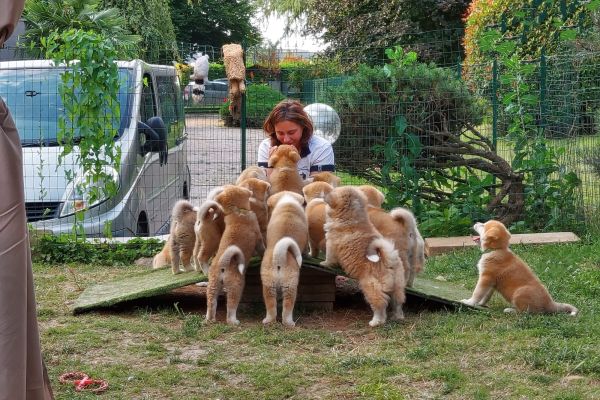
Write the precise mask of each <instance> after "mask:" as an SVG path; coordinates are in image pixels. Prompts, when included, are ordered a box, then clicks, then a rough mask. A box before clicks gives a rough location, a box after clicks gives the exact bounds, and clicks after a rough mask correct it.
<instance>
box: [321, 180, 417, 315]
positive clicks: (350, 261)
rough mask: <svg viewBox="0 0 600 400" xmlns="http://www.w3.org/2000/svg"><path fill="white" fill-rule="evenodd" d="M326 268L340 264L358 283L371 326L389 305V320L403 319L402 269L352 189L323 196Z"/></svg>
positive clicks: (364, 202)
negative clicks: (365, 301)
mask: <svg viewBox="0 0 600 400" xmlns="http://www.w3.org/2000/svg"><path fill="white" fill-rule="evenodd" d="M325 202H326V203H327V211H326V213H327V223H326V224H325V236H326V241H327V243H326V247H327V251H326V255H325V257H326V258H325V261H324V262H323V263H322V264H323V265H326V266H331V265H334V264H336V263H337V264H339V265H340V266H341V267H342V268H343V269H344V271H345V272H346V273H347V274H348V275H349V276H350V277H351V278H354V279H356V280H357V281H358V285H359V287H360V289H361V291H362V292H363V294H364V296H365V299H366V300H367V302H368V303H369V305H370V306H371V309H372V310H373V318H372V319H371V321H370V322H369V325H370V326H378V325H382V324H384V323H385V321H386V319H387V311H386V309H387V306H388V304H389V303H391V305H392V316H391V318H392V319H395V320H399V319H403V318H404V313H403V311H402V304H404V300H405V293H404V285H405V282H404V267H403V265H402V261H401V260H400V257H399V256H398V252H397V251H396V250H395V249H394V244H393V243H392V242H390V241H389V240H387V239H385V238H384V237H383V236H382V235H381V234H380V233H379V232H377V230H376V229H375V227H374V226H373V224H372V223H371V221H369V217H368V215H367V211H366V205H367V199H366V197H365V196H364V194H362V192H361V191H360V190H358V189H356V188H354V187H350V186H342V187H338V188H335V189H333V190H332V191H331V193H329V194H328V195H327V196H325Z"/></svg>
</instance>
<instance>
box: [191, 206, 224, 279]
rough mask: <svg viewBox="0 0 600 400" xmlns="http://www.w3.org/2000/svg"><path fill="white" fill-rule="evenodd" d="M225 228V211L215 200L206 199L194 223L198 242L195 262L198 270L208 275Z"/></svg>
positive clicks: (195, 247)
mask: <svg viewBox="0 0 600 400" xmlns="http://www.w3.org/2000/svg"><path fill="white" fill-rule="evenodd" d="M224 230H225V219H224V211H223V209H222V208H221V206H220V205H219V203H217V202H216V201H214V200H206V201H204V203H202V205H201V206H200V209H199V210H198V214H197V216H196V224H195V225H194V233H195V234H196V244H195V246H194V262H195V268H196V271H202V273H203V274H204V275H206V276H208V269H209V266H210V264H209V261H210V258H211V257H213V256H214V255H215V254H216V253H217V250H218V248H219V243H220V242H221V236H223V231H224Z"/></svg>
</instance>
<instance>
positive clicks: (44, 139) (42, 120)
mask: <svg viewBox="0 0 600 400" xmlns="http://www.w3.org/2000/svg"><path fill="white" fill-rule="evenodd" d="M63 71H64V69H59V68H21V69H1V70H0V96H2V98H3V99H4V101H5V102H6V104H7V105H8V107H9V109H10V111H11V114H12V117H13V119H14V120H15V124H16V126H17V129H18V131H19V136H20V137H21V144H22V145H23V146H24V147H27V146H39V145H44V146H57V145H58V144H59V143H58V140H57V133H58V129H59V124H58V118H59V116H60V115H61V114H64V106H63V103H62V100H61V97H60V93H59V84H60V82H61V74H62V72H63ZM119 78H120V79H119V80H120V88H119V93H118V101H119V108H120V110H121V118H120V121H119V122H118V123H117V121H114V120H113V125H114V126H113V128H114V129H117V130H118V135H119V136H121V135H122V134H123V130H124V129H125V128H126V127H127V126H128V124H129V121H130V114H131V113H130V112H129V110H130V109H131V103H132V98H133V79H132V71H131V70H129V69H125V68H120V69H119ZM108 119H109V115H107V120H108ZM110 119H113V118H110ZM107 122H108V121H107ZM78 137H79V132H78V128H77V127H75V135H74V142H75V143H77V142H78V140H77V138H78Z"/></svg>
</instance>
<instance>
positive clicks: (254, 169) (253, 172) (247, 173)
mask: <svg viewBox="0 0 600 400" xmlns="http://www.w3.org/2000/svg"><path fill="white" fill-rule="evenodd" d="M248 178H256V179H260V180H261V181H266V182H268V179H267V174H266V173H265V170H264V169H262V168H261V167H259V166H257V165H250V166H249V167H247V168H246V169H244V170H243V171H242V173H241V174H240V176H238V178H237V180H236V181H235V184H236V185H239V184H240V183H242V182H243V181H245V180H246V179H248Z"/></svg>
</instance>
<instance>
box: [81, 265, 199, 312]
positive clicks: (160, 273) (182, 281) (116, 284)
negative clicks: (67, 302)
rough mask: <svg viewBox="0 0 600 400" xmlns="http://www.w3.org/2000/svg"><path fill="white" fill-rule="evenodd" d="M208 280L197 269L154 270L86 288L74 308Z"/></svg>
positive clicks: (104, 304) (84, 309)
mask: <svg viewBox="0 0 600 400" xmlns="http://www.w3.org/2000/svg"><path fill="white" fill-rule="evenodd" d="M206 280H207V277H206V276H204V275H203V274H201V273H199V272H195V271H194V272H182V273H181V274H177V275H173V273H172V272H171V268H163V269H156V270H150V271H146V272H142V273H139V274H136V275H133V276H129V277H126V278H122V279H118V280H114V281H110V282H104V283H100V284H97V285H93V286H90V287H88V288H86V289H85V290H84V291H83V292H82V293H81V295H80V296H79V297H78V298H77V300H76V301H75V303H74V304H73V308H72V312H73V314H77V313H81V312H84V311H89V310H92V309H94V308H99V307H109V306H112V305H115V304H117V303H121V302H123V301H128V300H135V299H140V298H144V297H152V296H156V295H159V294H164V293H168V292H170V291H171V290H173V289H177V288H180V287H183V286H187V285H191V284H194V283H197V282H202V281H206Z"/></svg>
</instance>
